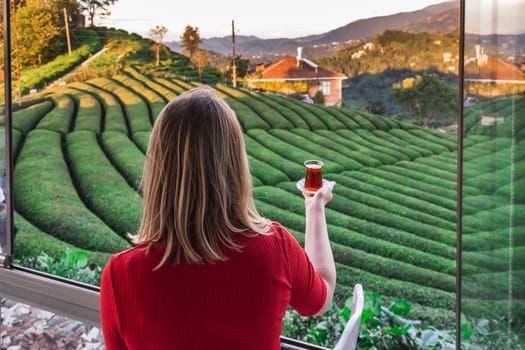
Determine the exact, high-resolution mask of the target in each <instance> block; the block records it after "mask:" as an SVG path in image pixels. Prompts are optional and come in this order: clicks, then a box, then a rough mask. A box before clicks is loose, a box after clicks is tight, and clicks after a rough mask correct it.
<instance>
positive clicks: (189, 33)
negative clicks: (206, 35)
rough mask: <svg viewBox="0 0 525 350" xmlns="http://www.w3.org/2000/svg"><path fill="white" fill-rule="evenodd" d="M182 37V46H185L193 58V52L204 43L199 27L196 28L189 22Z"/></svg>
mask: <svg viewBox="0 0 525 350" xmlns="http://www.w3.org/2000/svg"><path fill="white" fill-rule="evenodd" d="M180 38H181V40H182V46H184V48H185V49H186V50H188V52H189V54H190V60H191V59H193V54H194V53H195V52H196V51H198V50H199V45H200V44H201V43H202V39H201V36H200V34H199V27H195V28H194V27H192V26H190V25H189V24H188V25H187V26H186V29H184V33H183V34H182V35H181V37H180Z"/></svg>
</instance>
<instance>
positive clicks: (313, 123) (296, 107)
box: [266, 95, 327, 130]
mask: <svg viewBox="0 0 525 350" xmlns="http://www.w3.org/2000/svg"><path fill="white" fill-rule="evenodd" d="M266 96H267V98H268V99H270V100H273V101H275V102H276V103H278V104H280V105H281V106H283V107H284V108H288V109H291V110H292V111H294V112H295V113H296V114H297V115H299V116H301V118H303V120H304V122H305V123H306V124H307V125H308V127H309V128H310V129H311V130H318V129H326V128H327V126H326V124H325V123H324V122H323V121H322V120H321V119H319V117H317V116H316V115H315V114H313V113H312V112H311V111H309V110H307V109H305V108H304V105H305V103H303V102H299V101H296V100H294V99H293V98H288V97H285V96H275V95H266Z"/></svg>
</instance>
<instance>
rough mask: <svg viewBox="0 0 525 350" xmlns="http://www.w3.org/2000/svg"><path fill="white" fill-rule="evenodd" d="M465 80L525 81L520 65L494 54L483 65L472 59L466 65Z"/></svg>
mask: <svg viewBox="0 0 525 350" xmlns="http://www.w3.org/2000/svg"><path fill="white" fill-rule="evenodd" d="M465 80H487V81H509V82H510V81H512V82H523V83H525V77H524V76H523V73H522V72H521V71H520V70H519V68H518V67H516V66H515V65H513V64H512V63H509V62H505V61H503V60H502V59H499V58H497V57H494V56H489V57H488V58H487V60H486V62H484V63H483V64H481V65H478V61H477V60H472V61H471V62H469V63H468V64H467V65H465Z"/></svg>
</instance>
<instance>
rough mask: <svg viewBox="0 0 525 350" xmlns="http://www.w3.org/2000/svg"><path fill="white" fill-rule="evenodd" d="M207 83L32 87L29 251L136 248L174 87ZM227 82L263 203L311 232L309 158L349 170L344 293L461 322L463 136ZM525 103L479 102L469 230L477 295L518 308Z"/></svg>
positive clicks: (333, 207)
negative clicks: (459, 157)
mask: <svg viewBox="0 0 525 350" xmlns="http://www.w3.org/2000/svg"><path fill="white" fill-rule="evenodd" d="M194 86H195V85H194V83H190V82H188V81H184V80H183V79H181V78H180V77H178V76H177V75H176V74H168V73H166V74H163V75H162V77H160V75H157V76H153V75H149V74H146V73H144V72H143V71H142V70H141V68H140V67H135V66H128V67H127V68H126V69H124V70H123V71H121V72H120V73H119V74H116V75H114V76H112V77H99V78H93V79H89V80H86V81H84V82H72V83H68V84H67V85H65V86H61V87H54V88H50V89H47V90H44V91H43V92H42V93H40V94H39V95H38V96H37V97H35V98H33V99H27V100H26V101H25V103H24V105H23V106H21V107H20V108H19V109H18V110H17V111H15V112H14V115H13V121H12V124H13V150H14V155H15V169H14V205H15V210H16V216H15V224H16V226H17V228H18V233H17V236H16V240H15V253H16V257H17V258H23V257H25V256H36V255H38V254H39V253H40V251H45V252H47V253H48V254H50V255H51V256H59V255H60V254H61V253H62V252H63V251H64V249H65V248H66V247H70V248H71V247H76V248H80V249H83V250H86V251H88V252H89V257H90V259H91V260H92V261H94V262H96V263H99V264H101V265H103V264H104V263H105V262H106V261H107V259H108V257H109V255H110V254H111V253H113V252H118V251H120V250H123V249H126V248H128V247H130V246H131V244H130V243H129V241H128V240H127V238H126V237H127V234H128V233H130V232H131V233H134V232H136V231H137V229H138V225H139V222H140V217H141V212H142V202H141V196H140V191H139V183H140V178H141V175H142V167H143V163H144V158H145V152H146V148H147V144H148V138H149V133H150V131H151V127H152V124H153V122H154V120H155V118H156V116H157V115H158V113H159V111H160V109H161V108H162V107H163V106H164V105H165V104H166V102H167V101H169V100H170V99H171V98H173V97H174V96H177V95H178V94H180V93H181V92H183V91H185V90H188V89H190V88H192V87H194ZM213 87H214V88H215V89H216V93H217V94H218V95H219V96H220V97H221V98H223V99H224V100H226V101H227V102H228V103H229V104H230V106H231V107H232V108H233V109H234V110H235V111H236V113H237V116H238V118H239V121H240V124H241V126H242V128H243V131H244V136H245V140H246V145H247V151H248V156H249V161H250V168H251V171H252V175H253V183H254V195H255V198H256V205H257V207H258V210H259V211H260V212H261V213H262V214H263V215H265V216H267V217H269V218H271V219H273V220H278V221H280V222H282V223H283V224H284V225H285V226H286V227H288V228H289V229H290V231H291V232H292V233H293V234H294V235H295V236H296V237H297V239H298V240H299V241H303V239H304V233H303V232H304V224H305V223H304V199H303V197H302V195H301V194H300V193H299V191H298V190H297V188H296V186H295V183H296V181H297V180H299V179H301V178H302V177H304V169H303V166H302V163H303V161H304V160H306V159H322V160H323V161H324V162H325V168H324V177H325V178H326V179H330V180H335V181H336V182H337V186H336V187H335V195H334V198H333V200H332V202H330V203H329V205H328V208H327V212H326V216H327V221H328V225H329V235H330V239H331V241H332V247H333V250H334V254H335V259H336V261H337V270H338V289H337V294H338V298H339V300H341V299H344V298H345V297H346V296H347V295H349V294H350V291H351V288H352V286H353V285H354V284H355V283H361V284H362V285H363V286H364V288H365V290H367V291H374V292H377V293H380V294H381V295H384V296H385V297H387V298H392V299H393V298H405V299H407V300H408V301H409V302H410V303H411V304H412V305H413V310H412V312H411V315H410V317H411V318H417V319H421V320H425V321H429V322H432V323H433V324H435V325H439V324H441V325H447V326H450V325H451V324H452V322H453V319H454V307H455V288H456V277H455V276H456V263H455V259H456V197H457V196H456V184H457V178H456V173H457V170H456V167H457V165H456V137H457V136H456V134H455V133H441V132H438V131H434V130H430V129H420V128H418V127H416V126H413V125H411V124H404V123H400V122H397V121H395V120H393V119H386V118H383V117H380V116H376V115H369V114H366V113H364V112H362V111H352V110H349V109H343V108H338V107H323V106H318V105H312V104H306V103H303V102H299V101H297V100H294V99H290V98H286V97H282V96H274V95H268V94H260V93H255V92H252V91H248V90H245V89H234V88H231V87H228V86H226V85H223V84H214V85H213ZM518 107H519V108H518ZM524 107H525V99H524V98H523V97H521V98H514V99H505V100H502V101H501V102H498V113H500V115H503V116H505V117H506V119H505V122H504V123H503V124H500V125H498V126H497V127H491V128H487V127H483V126H480V119H481V118H482V116H483V115H484V114H486V113H489V112H493V110H491V109H493V108H495V107H494V104H490V105H489V104H487V105H483V104H479V105H476V106H474V107H472V109H470V110H468V111H467V117H466V120H465V124H466V127H467V130H468V132H467V137H466V138H465V140H464V160H465V163H464V175H465V178H464V180H465V181H464V188H463V196H464V208H463V212H464V217H463V224H464V227H463V232H464V234H463V238H462V243H463V249H464V254H463V273H464V275H465V278H464V285H463V290H464V293H465V299H464V305H463V308H464V310H465V311H467V312H469V313H470V314H474V315H476V314H477V315H480V316H481V315H483V314H484V313H485V312H486V310H487V309H488V308H490V309H491V310H493V311H494V312H495V313H497V312H498V310H500V311H501V314H502V315H505V314H506V313H507V307H508V304H507V301H506V300H507V298H508V295H509V292H511V293H512V294H513V295H514V296H523V295H525V266H524V263H523V256H524V254H525V215H523V213H525V196H524V195H523V191H522V192H519V191H515V190H516V189H517V188H521V187H520V186H521V185H520V184H523V183H524V181H525V116H523V115H521V116H519V115H515V113H514V112H513V111H523V110H525V108H524ZM509 237H510V239H512V244H513V245H514V249H509ZM509 266H510V267H511V270H510V272H511V275H509ZM479 286H481V288H480V287H479ZM489 286H490V288H489ZM480 289H481V290H480ZM512 308H513V310H521V311H520V312H516V314H518V315H519V314H521V315H525V300H523V299H514V300H513V304H512ZM516 321H517V322H518V323H519V324H523V322H524V321H525V320H524V319H521V320H516Z"/></svg>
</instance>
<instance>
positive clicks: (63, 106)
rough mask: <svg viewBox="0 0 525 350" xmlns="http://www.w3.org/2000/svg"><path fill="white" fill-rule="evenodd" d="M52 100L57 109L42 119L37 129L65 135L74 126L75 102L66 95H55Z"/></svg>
mask: <svg viewBox="0 0 525 350" xmlns="http://www.w3.org/2000/svg"><path fill="white" fill-rule="evenodd" d="M52 99H53V102H54V104H55V107H54V108H53V109H52V110H51V111H50V112H49V113H48V114H46V115H45V117H43V118H42V119H40V122H39V123H38V125H37V126H36V128H37V129H47V130H53V131H56V132H59V133H61V134H62V135H65V134H66V133H67V132H68V131H69V130H70V128H71V126H72V125H71V123H72V121H73V114H74V113H75V102H74V100H73V98H72V97H71V96H69V95H65V94H57V95H53V96H52Z"/></svg>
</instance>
